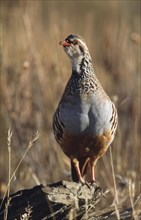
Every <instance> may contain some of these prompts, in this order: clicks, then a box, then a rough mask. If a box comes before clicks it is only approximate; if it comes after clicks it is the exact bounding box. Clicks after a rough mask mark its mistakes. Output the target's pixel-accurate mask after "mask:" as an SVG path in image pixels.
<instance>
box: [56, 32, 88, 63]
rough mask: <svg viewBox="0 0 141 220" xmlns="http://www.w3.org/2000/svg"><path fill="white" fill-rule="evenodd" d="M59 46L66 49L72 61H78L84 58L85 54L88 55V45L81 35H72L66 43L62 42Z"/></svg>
mask: <svg viewBox="0 0 141 220" xmlns="http://www.w3.org/2000/svg"><path fill="white" fill-rule="evenodd" d="M59 44H60V45H62V46H63V47H64V50H65V52H66V54H67V55H68V56H69V57H70V59H77V58H79V57H82V56H84V54H85V53H88V48H87V45H86V43H85V41H84V40H83V38H82V37H81V36H79V35H72V34H71V35H69V36H68V37H67V38H66V39H65V40H64V41H60V43H59Z"/></svg>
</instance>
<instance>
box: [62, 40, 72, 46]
mask: <svg viewBox="0 0 141 220" xmlns="http://www.w3.org/2000/svg"><path fill="white" fill-rule="evenodd" d="M59 44H60V45H62V46H64V47H67V46H70V45H71V44H69V43H67V42H66V41H60V42H59Z"/></svg>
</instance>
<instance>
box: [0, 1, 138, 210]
mask: <svg viewBox="0 0 141 220" xmlns="http://www.w3.org/2000/svg"><path fill="white" fill-rule="evenodd" d="M139 4H140V2H139V1H87V2H85V1H81V2H80V1H75V2H74V1H72V2H71V1H67V2H63V1H34V2H33V1H2V4H1V38H2V41H1V42H2V43H1V72H2V73H1V82H2V83H1V90H2V108H1V115H0V117H1V122H2V123H1V129H0V133H1V137H2V138H1V146H2V147H1V149H2V156H1V159H0V167H1V172H0V181H1V190H0V192H1V194H2V195H3V194H4V192H5V189H6V186H7V182H8V172H11V173H14V170H15V169H16V167H17V165H18V162H19V160H20V158H22V157H23V154H24V152H25V149H26V148H25V146H26V144H27V143H28V142H29V140H30V139H32V137H33V136H34V134H35V132H36V131H37V130H39V132H40V134H41V137H40V139H39V141H38V143H36V144H35V145H34V147H33V148H32V149H31V150H30V152H28V154H27V155H26V157H24V161H23V163H22V166H21V168H20V169H18V172H17V173H16V176H15V181H14V182H13V181H12V182H11V183H10V191H11V192H13V191H16V190H19V189H21V188H25V187H28V188H29V187H32V186H33V185H35V184H36V183H37V182H41V183H51V182H54V181H59V180H61V179H69V175H70V168H69V160H68V159H67V157H66V156H65V155H64V154H63V153H62V152H61V150H60V148H59V147H58V145H57V143H56V142H55V140H54V136H53V133H52V115H53V112H54V110H55V107H56V105H57V103H58V100H59V98H60V96H61V94H62V92H63V89H64V86H65V84H66V82H67V80H68V78H69V69H70V73H71V66H70V64H69V61H68V60H67V58H66V55H65V54H64V52H63V50H62V48H60V47H59V45H58V42H59V41H60V40H61V39H63V38H64V37H65V36H67V35H68V34H69V33H78V34H80V35H82V36H83V37H84V38H85V40H86V41H87V43H88V47H89V48H90V52H91V55H92V57H93V60H94V66H95V70H96V73H97V75H98V78H99V79H100V81H101V83H102V85H103V87H104V88H105V90H106V91H107V93H108V94H109V96H110V97H112V98H113V100H114V101H115V102H116V105H117V108H118V114H119V126H118V131H117V135H116V138H115V140H114V142H113V144H112V163H113V168H114V175H115V180H114V182H115V183H116V189H115V187H114V186H115V184H114V182H113V178H112V170H113V168H111V163H110V154H109V151H108V152H107V153H106V155H105V156H104V157H103V159H101V160H100V161H99V162H98V164H97V167H96V177H97V180H98V182H99V184H100V185H101V186H102V187H103V188H104V189H106V188H109V189H110V193H109V196H107V199H106V200H105V204H107V203H109V204H111V203H112V202H113V201H114V202H115V199H116V198H115V190H116V194H117V198H118V201H119V202H125V203H126V204H130V205H132V206H134V202H135V200H136V197H137V195H139V193H140V184H141V161H140V158H141V148H140V146H141V140H140V131H141V120H140V104H141V103H140V100H141V96H140V86H141V85H140V65H141V63H140V43H141V38H140V16H141V15H140V11H139V8H140V7H139ZM9 124H11V129H12V131H13V136H12V142H11V145H10V146H11V152H9V153H10V154H11V162H10V161H9V163H12V167H11V171H10V170H9V168H8V167H9V165H8V153H7V148H6V133H7V130H8V127H9ZM76 147H77V146H76ZM6 161H7V162H6ZM5 173H7V175H5ZM117 175H118V176H117ZM116 176H117V177H116ZM131 185H132V186H133V185H134V189H132V191H134V196H132V195H133V193H131V188H132V187H131ZM105 204H101V206H104V205H105Z"/></svg>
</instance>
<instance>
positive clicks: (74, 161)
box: [72, 158, 85, 183]
mask: <svg viewBox="0 0 141 220" xmlns="http://www.w3.org/2000/svg"><path fill="white" fill-rule="evenodd" d="M72 162H73V164H74V166H75V169H76V172H77V175H78V179H79V181H80V182H81V183H84V182H85V181H84V179H83V177H82V174H81V172H80V168H79V161H78V160H77V159H76V158H74V159H73V160H72Z"/></svg>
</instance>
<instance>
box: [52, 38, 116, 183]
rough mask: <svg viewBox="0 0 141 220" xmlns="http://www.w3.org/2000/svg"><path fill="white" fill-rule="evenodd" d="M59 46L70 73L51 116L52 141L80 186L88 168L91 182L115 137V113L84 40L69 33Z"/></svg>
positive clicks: (73, 178)
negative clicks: (70, 66) (95, 169)
mask: <svg viewBox="0 0 141 220" xmlns="http://www.w3.org/2000/svg"><path fill="white" fill-rule="evenodd" d="M59 44H60V45H62V46H63V48H64V51H65V52H66V54H67V55H68V57H69V58H70V61H71V64H72V74H71V76H70V79H69V81H68V83H67V85H66V88H65V90H64V93H63V95H62V97H61V100H60V102H59V104H58V107H57V109H56V111H55V113H54V116H53V131H54V135H55V139H56V141H57V142H58V143H59V145H60V146H61V148H62V150H63V152H64V153H65V154H66V155H67V156H68V157H69V158H70V160H71V174H72V180H73V181H75V182H82V183H84V182H85V181H84V175H85V174H86V172H87V169H88V167H89V169H90V170H89V173H90V182H94V181H95V172H94V167H95V164H96V162H97V160H98V159H99V158H100V157H101V156H102V155H103V154H104V153H105V152H106V151H107V149H108V147H109V145H110V144H111V143H112V141H113V139H114V136H115V132H116V128H117V123H118V119H117V110H116V107H115V105H114V103H113V102H112V101H111V100H110V98H109V96H108V95H107V94H106V92H105V91H104V89H103V88H102V86H101V84H100V82H99V80H98V78H97V76H96V74H95V71H94V69H93V65H92V59H91V56H90V53H89V50H88V47H87V45H86V43H85V41H84V39H83V38H82V37H81V36H79V35H72V34H71V35H69V36H68V37H67V38H66V39H65V40H64V41H61V42H60V43H59ZM88 164H89V166H88Z"/></svg>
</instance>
